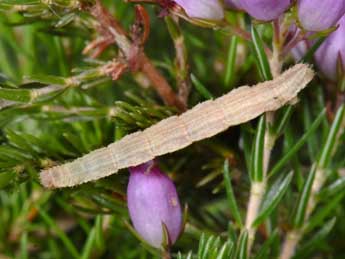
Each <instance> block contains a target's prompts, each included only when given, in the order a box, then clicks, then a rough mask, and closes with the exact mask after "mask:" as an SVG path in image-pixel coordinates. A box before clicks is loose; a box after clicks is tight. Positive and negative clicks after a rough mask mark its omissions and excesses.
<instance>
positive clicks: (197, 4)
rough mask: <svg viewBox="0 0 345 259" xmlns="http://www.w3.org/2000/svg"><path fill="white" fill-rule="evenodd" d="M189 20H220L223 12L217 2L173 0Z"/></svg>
mask: <svg viewBox="0 0 345 259" xmlns="http://www.w3.org/2000/svg"><path fill="white" fill-rule="evenodd" d="M174 1H175V2H176V3H177V4H178V5H180V6H181V7H182V8H183V9H184V10H185V12H186V13H187V15H188V16H189V17H191V18H199V19H207V20H221V19H223V18H224V10H223V7H222V5H221V3H220V1H219V0H198V1H196V0H174Z"/></svg>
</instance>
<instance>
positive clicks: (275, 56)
mask: <svg viewBox="0 0 345 259" xmlns="http://www.w3.org/2000/svg"><path fill="white" fill-rule="evenodd" d="M273 29H274V39H273V44H272V45H273V52H272V55H271V59H270V69H271V73H272V76H273V77H277V76H279V75H280V73H281V68H282V62H281V60H280V55H279V53H280V50H281V42H282V41H281V38H282V34H281V30H280V24H279V20H276V21H274V22H273ZM274 116H275V113H274V112H268V113H266V130H265V137H264V150H263V152H264V153H263V180H262V182H253V183H252V185H251V191H250V198H249V203H248V209H247V218H246V229H247V231H248V247H247V252H248V255H249V254H250V251H251V248H252V245H253V243H254V240H255V233H256V229H255V228H253V227H252V224H253V222H254V221H255V219H256V217H257V215H258V213H259V209H260V206H261V203H262V199H263V197H264V194H265V192H266V182H267V172H268V166H269V162H270V158H271V152H272V149H273V147H274V144H275V141H276V135H275V133H274V132H273V131H272V130H271V128H272V125H273V123H274Z"/></svg>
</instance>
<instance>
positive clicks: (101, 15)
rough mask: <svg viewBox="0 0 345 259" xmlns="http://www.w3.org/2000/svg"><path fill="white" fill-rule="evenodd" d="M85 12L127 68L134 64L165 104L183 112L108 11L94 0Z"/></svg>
mask: <svg viewBox="0 0 345 259" xmlns="http://www.w3.org/2000/svg"><path fill="white" fill-rule="evenodd" d="M87 10H88V11H89V12H90V14H91V15H92V16H93V17H95V18H96V20H97V21H98V26H99V31H100V32H101V33H102V34H103V37H104V38H105V39H108V36H109V35H110V36H111V37H112V38H113V41H108V43H109V42H115V43H116V45H117V46H118V47H119V49H120V50H121V52H122V54H123V55H124V58H125V59H126V60H127V62H128V64H129V66H130V67H131V66H132V65H133V63H134V64H135V67H136V68H138V70H140V71H142V72H143V73H144V74H145V75H146V76H147V78H149V79H150V81H151V83H152V86H153V87H154V88H155V89H156V91H157V92H158V94H159V95H160V96H161V98H162V99H163V101H164V102H165V104H167V105H170V106H175V107H177V108H178V109H180V110H185V109H186V107H185V105H184V104H183V103H182V102H181V101H180V100H179V99H178V98H177V95H176V94H175V93H174V91H173V90H172V87H171V86H170V85H169V83H168V82H167V80H166V79H165V78H164V77H163V76H162V75H161V74H160V72H159V71H158V70H157V69H156V68H155V66H154V65H153V64H152V62H151V61H150V59H149V58H148V57H147V56H146V54H145V53H144V52H143V51H142V50H138V48H139V47H140V46H137V45H136V44H135V43H134V42H131V40H130V39H129V38H128V35H127V33H126V31H125V30H124V29H123V28H122V26H121V25H120V24H119V23H118V22H117V21H116V20H115V18H114V17H113V16H112V15H111V14H110V13H109V12H108V10H107V9H106V8H104V7H103V6H102V4H101V2H100V0H96V4H95V5H94V6H92V7H88V8H87Z"/></svg>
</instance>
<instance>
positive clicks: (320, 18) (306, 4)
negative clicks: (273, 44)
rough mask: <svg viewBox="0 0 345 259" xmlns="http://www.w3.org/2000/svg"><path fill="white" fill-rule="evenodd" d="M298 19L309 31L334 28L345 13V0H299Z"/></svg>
mask: <svg viewBox="0 0 345 259" xmlns="http://www.w3.org/2000/svg"><path fill="white" fill-rule="evenodd" d="M297 7H298V19H299V21H300V23H301V25H302V27H303V28H304V29H305V30H307V31H323V30H326V29H329V28H330V27H332V26H334V25H335V24H336V23H337V21H339V19H340V18H341V17H342V16H343V15H344V13H345V0H322V1H315V0H299V1H298V3H297Z"/></svg>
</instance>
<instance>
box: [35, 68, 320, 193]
mask: <svg viewBox="0 0 345 259" xmlns="http://www.w3.org/2000/svg"><path fill="white" fill-rule="evenodd" d="M313 76H314V72H313V71H312V70H311V69H310V68H309V67H308V66H307V65H304V64H298V65H295V66H294V67H292V68H290V69H289V70H287V71H286V72H284V73H283V74H282V75H281V76H279V77H277V78H276V79H274V80H272V81H266V82H263V83H259V84H257V85H255V86H252V87H248V86H242V87H239V88H237V89H235V90H233V91H231V92H230V93H228V94H226V95H224V96H222V97H220V98H217V99H215V100H211V101H206V102H203V103H200V104H198V105H196V106H195V107H194V108H192V109H191V110H188V111H187V112H185V113H183V114H181V115H180V116H172V117H169V118H167V119H165V120H162V121H160V122H158V123H157V124H155V125H153V126H151V127H149V128H147V129H145V130H144V131H139V132H135V133H133V134H129V135H127V136H125V137H124V138H123V139H121V140H119V141H116V142H114V143H112V144H110V145H109V146H107V147H104V148H100V149H97V150H95V151H92V152H91V153H89V154H87V155H85V156H83V157H81V158H78V159H76V160H74V161H72V162H70V163H66V164H63V165H61V166H55V167H53V168H49V169H47V170H44V171H42V172H41V175H40V177H41V182H42V184H43V185H44V186H45V187H48V188H59V187H67V186H75V185H79V184H82V183H85V182H89V181H92V180H97V179H99V178H102V177H105V176H108V175H111V174H113V173H116V172H117V171H118V170H119V169H122V168H127V167H131V166H136V165H139V164H141V163H144V162H147V161H149V160H151V159H153V158H154V157H157V156H160V155H163V154H167V153H170V152H174V151H176V150H179V149H182V148H184V147H186V146H188V145H190V144H192V143H193V142H195V141H199V140H202V139H205V138H209V137H212V136H214V135H216V134H218V133H220V132H222V131H224V130H226V129H227V128H229V127H230V126H233V125H238V124H241V123H244V122H247V121H249V120H251V119H253V118H255V117H257V116H259V115H260V114H262V113H265V112H267V111H274V110H277V109H279V108H280V107H281V106H283V105H285V104H287V103H288V102H291V101H293V100H294V99H295V98H296V96H297V94H298V92H299V91H300V90H302V89H303V88H304V87H306V85H307V84H308V83H309V82H310V81H311V80H312V78H313Z"/></svg>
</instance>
